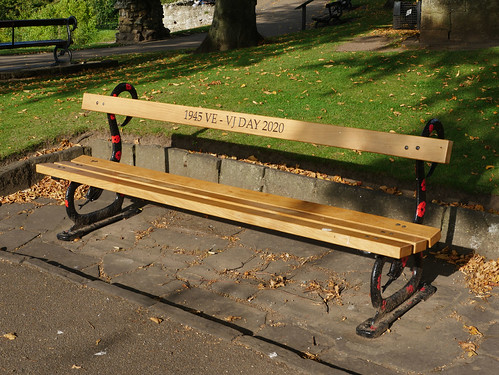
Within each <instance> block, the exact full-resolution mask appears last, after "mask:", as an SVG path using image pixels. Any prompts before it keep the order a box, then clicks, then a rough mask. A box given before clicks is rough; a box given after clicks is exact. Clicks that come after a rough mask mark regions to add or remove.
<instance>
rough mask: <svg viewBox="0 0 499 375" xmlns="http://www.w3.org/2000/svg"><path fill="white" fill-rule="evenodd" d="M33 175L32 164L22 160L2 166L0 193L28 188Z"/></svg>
mask: <svg viewBox="0 0 499 375" xmlns="http://www.w3.org/2000/svg"><path fill="white" fill-rule="evenodd" d="M32 175H33V170H32V168H31V165H30V164H29V163H25V162H22V161H18V162H15V163H12V164H9V165H6V166H4V167H2V168H0V195H9V194H12V193H15V192H16V191H19V190H23V189H27V188H28V187H29V186H30V182H31V178H32Z"/></svg>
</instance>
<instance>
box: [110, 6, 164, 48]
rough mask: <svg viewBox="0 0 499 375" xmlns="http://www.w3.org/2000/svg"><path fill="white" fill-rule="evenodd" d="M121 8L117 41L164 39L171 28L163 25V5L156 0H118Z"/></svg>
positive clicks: (117, 7) (132, 41)
mask: <svg viewBox="0 0 499 375" xmlns="http://www.w3.org/2000/svg"><path fill="white" fill-rule="evenodd" d="M114 7H115V8H116V9H118V10H119V21H118V33H117V34H116V42H118V43H137V42H144V41H150V40H157V39H163V38H165V37H167V36H168V35H169V33H170V32H169V30H168V29H167V28H165V27H164V25H163V7H162V6H161V3H160V2H159V1H154V0H118V1H116V4H115V6H114Z"/></svg>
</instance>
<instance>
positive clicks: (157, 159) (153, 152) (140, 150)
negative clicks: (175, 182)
mask: <svg viewBox="0 0 499 375" xmlns="http://www.w3.org/2000/svg"><path fill="white" fill-rule="evenodd" d="M167 155H168V154H167V150H166V148H165V147H163V146H160V145H141V146H136V147H135V165H136V166H138V167H142V168H148V169H153V170H155V171H160V172H166V170H167Z"/></svg>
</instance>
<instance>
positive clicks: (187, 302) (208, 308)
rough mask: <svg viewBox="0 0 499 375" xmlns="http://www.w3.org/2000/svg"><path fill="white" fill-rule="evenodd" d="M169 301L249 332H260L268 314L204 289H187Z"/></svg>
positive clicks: (170, 297) (171, 296) (171, 297)
mask: <svg viewBox="0 0 499 375" xmlns="http://www.w3.org/2000/svg"><path fill="white" fill-rule="evenodd" d="M168 301H169V302H172V303H175V304H179V305H183V306H188V307H189V308H190V309H194V310H197V311H199V312H202V313H204V314H206V315H208V316H211V317H214V318H216V319H219V320H221V321H226V322H228V323H233V324H234V325H236V326H238V327H242V328H243V329H246V330H249V331H255V330H258V329H259V327H260V326H262V325H264V324H265V319H266V312H265V311H262V310H260V309H256V308H254V307H252V306H250V305H246V304H242V303H238V302H236V301H231V300H228V299H227V298H224V297H221V296H219V295H217V294H215V293H213V292H211V291H208V290H206V289H202V288H189V289H185V290H183V291H181V292H179V293H177V294H175V295H170V296H169V297H168Z"/></svg>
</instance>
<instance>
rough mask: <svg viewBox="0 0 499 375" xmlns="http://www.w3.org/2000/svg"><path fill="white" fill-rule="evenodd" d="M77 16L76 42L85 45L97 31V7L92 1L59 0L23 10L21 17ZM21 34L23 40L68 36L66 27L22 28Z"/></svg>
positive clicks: (74, 35) (74, 37) (74, 38)
mask: <svg viewBox="0 0 499 375" xmlns="http://www.w3.org/2000/svg"><path fill="white" fill-rule="evenodd" d="M69 16H75V17H76V19H77V21H78V28H77V29H76V31H75V32H74V33H73V34H72V35H73V40H74V42H75V44H78V45H84V44H86V43H88V42H90V41H91V40H92V38H93V37H94V36H95V33H96V31H97V29H96V17H95V9H94V7H93V6H92V1H82V0H58V1H54V2H52V3H49V4H46V5H45V6H43V7H41V8H39V9H38V10H35V11H34V12H33V9H31V11H30V12H29V13H27V12H26V11H23V12H22V13H21V14H20V18H21V19H30V18H34V19H42V18H68V17H69ZM19 34H21V37H22V39H23V40H42V39H53V38H61V39H64V38H66V37H67V33H66V30H65V28H64V27H57V26H54V27H33V28H22V29H20V30H19Z"/></svg>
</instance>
